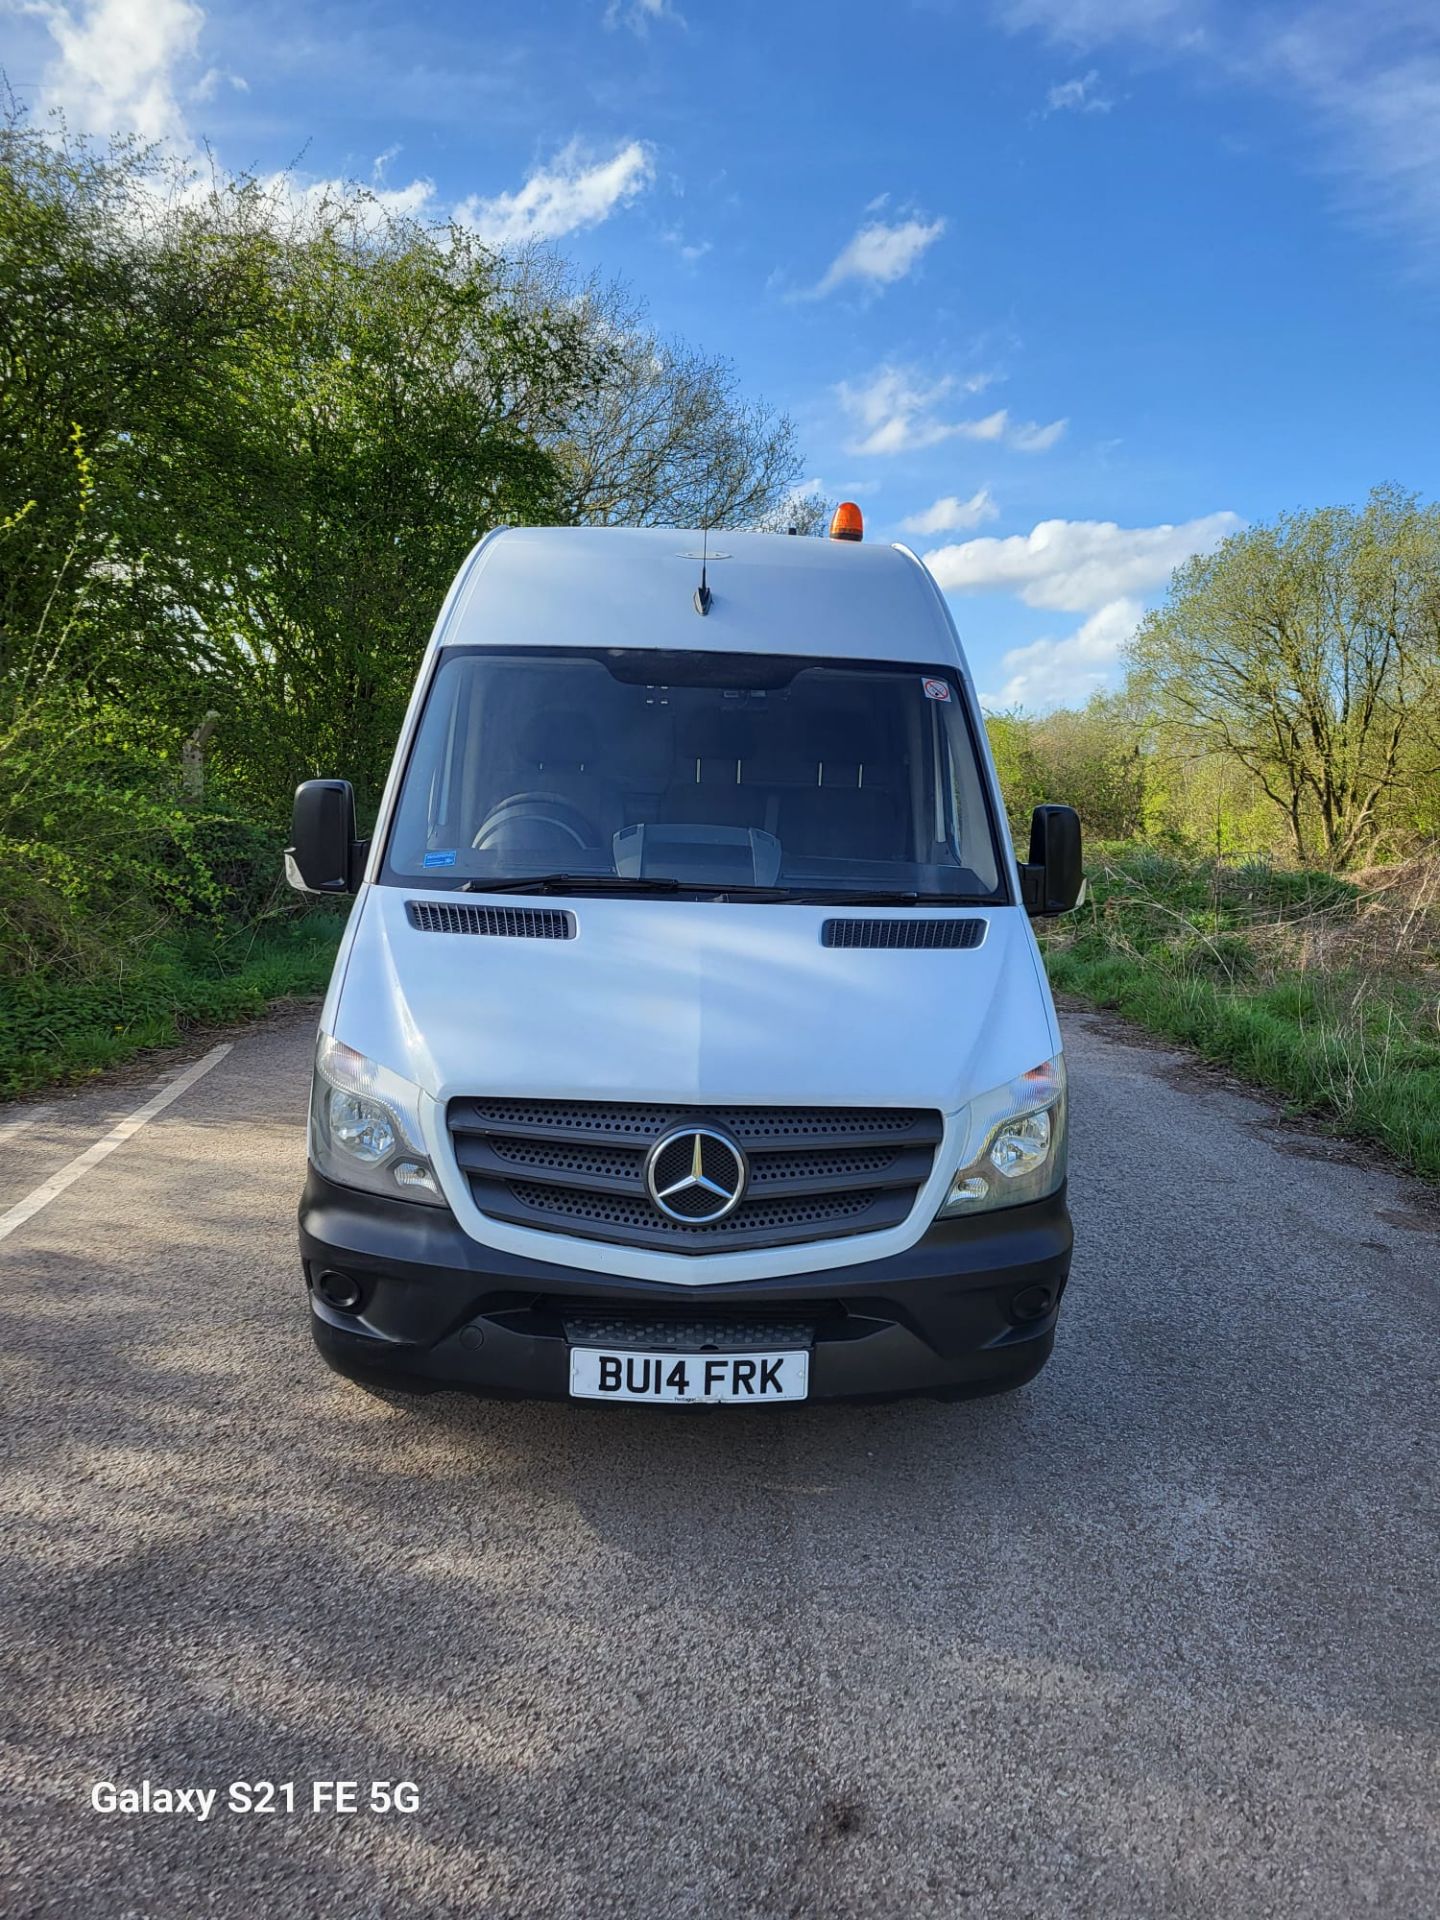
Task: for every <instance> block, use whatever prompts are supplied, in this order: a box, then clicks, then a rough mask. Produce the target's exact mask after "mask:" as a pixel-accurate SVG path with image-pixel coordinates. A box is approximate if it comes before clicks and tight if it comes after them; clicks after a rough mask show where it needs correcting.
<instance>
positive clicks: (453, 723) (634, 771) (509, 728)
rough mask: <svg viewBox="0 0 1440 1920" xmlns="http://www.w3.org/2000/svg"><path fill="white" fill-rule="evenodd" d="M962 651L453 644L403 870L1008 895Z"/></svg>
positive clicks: (516, 882)
mask: <svg viewBox="0 0 1440 1920" xmlns="http://www.w3.org/2000/svg"><path fill="white" fill-rule="evenodd" d="M1001 874H1002V869H1001V866H1000V862H999V858H998V855H997V849H996V838H995V823H994V822H993V821H992V819H991V814H990V808H989V804H988V801H987V796H986V788H985V782H984V779H983V776H982V773H981V770H980V763H979V759H978V757H977V754H976V749H975V741H974V739H973V737H972V734H971V724H970V720H969V717H968V715H967V712H966V708H965V702H964V697H963V692H962V688H961V683H960V680H959V677H958V675H957V674H955V673H954V672H953V671H952V670H951V669H949V668H943V667H939V668H934V667H926V666H923V665H922V666H904V665H898V664H896V663H894V662H874V663H869V662H862V661H854V660H828V659H822V658H815V657H813V656H810V655H803V656H794V655H787V656H777V655H761V654H722V653H669V652H660V651H656V650H653V649H643V650H642V649H627V648H594V649H575V650H573V651H571V650H568V649H566V650H562V649H559V648H550V647H546V648H535V649H522V648H514V647H511V648H494V649H487V648H475V647H466V648H454V649H448V650H447V651H446V652H445V653H444V654H442V656H441V661H440V665H439V668H438V670H437V672H436V674H435V678H434V681H433V683H432V685H431V688H430V692H429V697H428V698H427V700H426V702H425V708H424V713H423V716H422V718H421V722H420V726H419V729H418V732H417V735H416V738H415V743H414V746H413V749H412V751H411V754H410V758H409V762H408V765H407V767H406V769H405V775H404V780H403V783H402V786H401V790H400V796H399V803H398V806H397V809H396V812H395V816H394V825H393V827H392V829H391V832H390V836H389V844H388V847H387V849H386V858H385V863H384V868H383V872H382V878H383V879H384V880H385V881H387V882H389V883H391V884H409V885H412V886H413V885H414V884H415V883H416V882H417V881H421V882H423V883H424V884H426V885H430V886H459V887H468V888H470V889H471V890H473V891H476V892H483V891H486V890H487V889H489V888H492V887H493V888H494V889H495V890H502V889H506V888H509V889H511V890H523V889H524V886H525V883H527V882H533V883H534V886H535V888H536V890H543V888H544V886H546V885H553V886H554V887H555V889H556V890H557V891H558V890H560V888H561V886H562V884H563V885H564V886H565V887H566V888H567V889H569V890H573V891H575V892H584V891H585V887H586V885H587V884H590V885H592V886H593V887H594V888H595V889H596V890H600V891H612V890H623V889H624V888H625V887H626V886H627V885H633V886H634V887H635V888H636V889H637V890H650V891H662V890H665V891H672V892H680V893H682V894H688V893H691V892H694V893H698V894H715V893H723V894H725V895H726V896H727V897H732V896H733V897H737V898H743V897H745V895H746V894H747V893H751V894H754V895H755V896H756V897H772V898H779V899H784V898H793V899H801V898H804V897H806V896H807V895H817V894H823V895H824V896H825V897H827V898H834V899H844V898H846V897H848V896H850V895H854V896H855V897H856V898H857V899H860V898H864V897H866V896H867V895H868V896H876V895H888V894H892V893H893V894H895V895H897V896H904V897H906V898H911V897H913V898H915V899H917V900H922V901H923V900H937V901H938V900H944V901H947V902H948V901H956V900H966V901H972V900H973V901H994V900H996V899H998V898H1002V897H1003V891H1004V889H1003V882H1002V878H1001Z"/></svg>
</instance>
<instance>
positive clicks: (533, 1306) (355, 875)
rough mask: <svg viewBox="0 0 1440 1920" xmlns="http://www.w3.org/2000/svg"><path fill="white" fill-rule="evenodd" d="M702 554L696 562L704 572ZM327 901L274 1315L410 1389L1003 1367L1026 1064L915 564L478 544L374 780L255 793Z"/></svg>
mask: <svg viewBox="0 0 1440 1920" xmlns="http://www.w3.org/2000/svg"><path fill="white" fill-rule="evenodd" d="M702 568H703V585H702ZM293 838H294V845H293V847H292V848H291V849H290V852H289V855H288V860H289V867H290V873H291V878H292V880H294V881H295V882H296V883H297V884H299V885H302V886H304V887H306V888H307V889H310V890H312V891H321V892H344V893H349V892H353V893H354V895H355V904H354V907H353V910H352V912H351V914H350V918H349V922H348V925H347V928H346V932H345V936H344V940H343V942H342V945H341V948H340V952H339V956H338V958H337V961H336V964H335V973H334V978H333V980H332V982H331V986H330V990H329V994H328V997H327V998H326V1001H325V1006H324V1011H323V1014H322V1016H321V1022H320V1034H319V1043H318V1048H317V1052H316V1057H315V1075H314V1085H313V1095H312V1100H311V1109H310V1134H309V1159H310V1165H309V1175H308V1180H307V1184H306V1187H305V1193H304V1198H303V1201H302V1203H301V1209H300V1251H301V1257H302V1261H303V1267H304V1274H305V1282H306V1286H307V1290H308V1298H309V1305H310V1313H311V1318H312V1324H313V1329H314V1334H315V1339H316V1341H317V1343H318V1345H319V1348H320V1351H321V1353H322V1354H323V1355H324V1357H325V1358H326V1359H327V1360H328V1361H329V1362H330V1363H331V1364H332V1365H333V1366H335V1367H336V1368H338V1369H339V1370H340V1371H341V1372H343V1373H346V1374H349V1375H352V1376H355V1377H357V1378H359V1379H361V1380H364V1381H368V1382H377V1383H389V1384H392V1385H396V1386H400V1387H410V1388H415V1389H418V1390H421V1391H423V1390H426V1389H434V1388H440V1387H444V1388H464V1389H470V1390H473V1391H476V1392H480V1393H485V1394H533V1395H553V1396H556V1397H566V1396H572V1397H577V1398H581V1399H584V1400H589V1401H604V1400H616V1401H642V1402H651V1403H656V1404H664V1403H670V1402H678V1403H711V1404H714V1403H719V1404H725V1405H738V1406H753V1405H762V1404H769V1403H772V1402H773V1403H777V1404H778V1403H781V1402H786V1401H795V1400H803V1399H829V1398H835V1397H843V1396H851V1395H871V1394H883V1395H890V1394H898V1393H906V1392H922V1393H929V1394H940V1395H943V1396H946V1397H950V1396H955V1395H967V1394H975V1393H991V1392H997V1391H1002V1390H1004V1389H1006V1388H1009V1387H1015V1386H1018V1385H1020V1384H1021V1383H1023V1382H1024V1381H1026V1380H1029V1379H1030V1378H1031V1377H1032V1376H1033V1375H1034V1374H1035V1373H1037V1372H1038V1371H1039V1369H1040V1368H1041V1367H1042V1366H1043V1365H1044V1363H1045V1360H1046V1359H1047V1357H1048V1355H1049V1353H1050V1350H1051V1346H1052V1344H1053V1341H1054V1337H1055V1326H1056V1318H1057V1315H1058V1311H1059V1307H1060V1300H1061V1294H1062V1293H1063V1291H1064V1287H1065V1282H1066V1277H1067V1275H1068V1272H1069V1266H1070V1249H1071V1228H1070V1220H1069V1215H1068V1212H1067V1210H1066V1199H1065V1146H1066V1113H1065V1061H1064V1056H1063V1054H1062V1051H1061V1042H1060V1034H1059V1030H1058V1028H1057V1026H1056V1021H1055V1013H1054V1008H1053V1005H1052V1002H1051V997H1050V992H1049V989H1048V987H1047V984H1046V979H1045V973H1044V969H1043V966H1042V964H1041V959H1040V955H1039V952H1038V950H1037V947H1036V943H1035V938H1034V934H1033V932H1032V929H1031V925H1030V916H1031V915H1034V914H1039V913H1052V912H1062V911H1065V910H1066V909H1068V908H1069V907H1071V906H1073V905H1074V904H1075V901H1076V898H1077V896H1078V891H1079V887H1080V831H1079V823H1078V821H1077V819H1076V817H1075V815H1074V814H1073V813H1072V812H1071V810H1070V809H1069V808H1066V807H1045V808H1040V809H1038V810H1037V812H1036V815H1035V820H1034V823H1033V828H1032V835H1031V843H1030V848H1029V859H1028V861H1027V862H1025V863H1024V864H1017V862H1016V859H1015V856H1014V854H1013V853H1012V851H1011V847H1010V841H1009V837H1008V834H1007V832H1006V828H1005V821H1004V815H1003V813H1002V810H1001V805H1000V796H999V792H998V790H997V786H996V780H995V773H994V768H993V765H992V763H991V760H990V756H989V752H988V750H987V746H986V741H985V733H984V728H983V726H982V723H981V716H980V712H979V708H978V704H977V701H976V696H975V690H974V686H973V683H972V681H971V677H970V674H969V672H968V669H967V667H966V664H965V660H964V656H963V654H962V652H961V648H960V644H959V641H958V639H957V637H956V633H955V629H954V626H953V624H952V622H951V619H950V615H949V610H948V608H947V606H946V603H945V601H944V599H943V597H942V595H941V594H940V592H939V590H938V589H937V587H936V585H935V582H934V581H933V579H932V578H931V576H930V575H929V574H928V573H927V572H926V570H925V568H924V567H923V566H922V565H921V564H920V562H919V561H918V560H917V559H916V558H915V557H914V556H913V555H912V554H910V553H909V552H908V551H906V550H905V549H903V548H899V547H877V546H867V545H865V544H864V543H863V542H861V541H858V540H856V539H854V538H847V539H831V540H819V539H802V538H790V537H786V536H784V535H767V534H740V533H735V534H730V533H727V534H724V535H716V534H711V535H709V536H702V535H701V534H699V533H688V532H671V531H665V530H653V529H647V530H644V531H628V530H617V529H599V528H593V529H592V528H544V529H528V530H507V531H501V532H497V533H494V534H492V535H490V536H488V537H487V538H486V539H485V540H483V541H482V542H481V543H480V545H479V546H478V547H477V548H476V549H475V551H474V552H473V553H472V554H471V555H470V557H469V559H468V560H467V561H466V563H465V565H464V566H463V567H462V569H461V571H460V574H459V577H458V578H457V579H456V581H455V584H454V586H453V587H452V588H451V591H450V593H449V596H448V598H447V599H446V601H445V604H444V607H443V608H442V609H441V612H440V617H439V620H438V623H437V625H436V627H435V631H434V635H433V637H432V639H431V641H430V644H429V646H428V648H427V650H426V653H425V656H424V660H423V662H422V664H421V668H420V672H419V677H418V679H417V682H416V686H415V692H414V697H413V699H412V702H411V705H410V709H409V712H408V715H407V718H406V721H405V725H404V730H403V732H402V734H401V738H400V741H399V745H398V748H397V751H396V754H395V760H394V765H393V767H392V769H391V772H390V776H389V780H388V783H387V785H386V787H385V790H384V794H383V797H382V799H381V802H380V807H379V815H378V819H377V822H376V826H375V830H374V834H373V836H372V837H371V838H370V839H369V840H368V841H361V840H358V839H357V838H356V829H355V805H354V799H353V794H352V791H351V789H350V787H349V786H348V785H347V784H346V783H345V782H344V781H340V780H321V781H307V782H306V783H305V785H304V786H302V787H301V788H300V789H299V791H298V793H297V795H296V805H295V822H294V834H293Z"/></svg>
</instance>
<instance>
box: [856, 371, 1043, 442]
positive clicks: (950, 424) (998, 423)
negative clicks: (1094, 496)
mask: <svg viewBox="0 0 1440 1920" xmlns="http://www.w3.org/2000/svg"><path fill="white" fill-rule="evenodd" d="M985 384H986V382H985V381H984V379H983V378H976V379H974V380H966V381H956V380H955V379H953V378H951V377H950V376H949V375H947V376H946V377H945V378H943V379H940V380H930V381H926V380H924V379H922V378H921V376H920V375H918V374H917V373H916V372H915V371H914V370H913V369H911V368H906V367H897V366H888V365H887V366H883V367H879V368H877V369H876V371H875V372H874V373H873V374H871V376H870V378H869V379H868V380H864V381H861V382H859V383H858V384H854V385H852V384H851V383H850V382H849V381H841V383H840V385H839V386H838V387H837V388H836V393H837V395H838V397H839V400H840V405H841V406H842V408H843V409H844V410H845V412H846V413H847V414H848V415H849V416H850V418H851V420H852V421H854V423H855V426H856V429H857V431H858V433H859V435H860V437H859V438H858V439H857V440H854V441H852V442H851V443H850V445H849V447H848V449H847V451H848V452H850V453H856V454H862V455H865V454H896V453H914V452H917V451H919V450H920V449H923V448H925V447H937V446H939V445H940V444H941V442H942V441H945V440H981V441H1004V442H1005V443H1006V444H1007V445H1008V446H1012V447H1015V448H1018V449H1019V451H1020V452H1022V453H1042V452H1043V451H1044V450H1045V449H1046V448H1047V447H1053V446H1054V444H1055V442H1056V441H1057V440H1058V439H1059V438H1060V435H1061V434H1062V433H1063V432H1064V431H1065V422H1064V421H1063V420H1052V421H1051V422H1050V424H1049V425H1048V426H1045V427H1042V426H1039V425H1037V424H1036V423H1035V421H1033V420H1030V421H1026V422H1024V423H1023V424H1022V423H1016V422H1012V421H1011V418H1010V414H1009V412H1008V410H1007V409H1006V408H1004V407H1000V408H998V409H997V410H996V411H995V412H994V413H987V414H985V415H983V416H982V417H981V418H980V419H978V420H947V419H944V418H942V417H941V414H940V412H939V411H938V409H939V407H940V405H941V402H942V401H944V400H945V399H947V398H948V397H949V396H950V395H951V394H953V393H954V392H955V391H956V390H957V388H959V389H960V390H962V391H965V392H978V391H979V389H980V388H981V387H982V386H983V385H985Z"/></svg>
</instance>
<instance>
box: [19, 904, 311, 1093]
mask: <svg viewBox="0 0 1440 1920" xmlns="http://www.w3.org/2000/svg"><path fill="white" fill-rule="evenodd" d="M343 926H344V919H343V917H342V916H341V915H339V914H334V913H328V912H319V913H313V914H306V915H303V916H299V917H296V918H294V919H287V920H283V921H280V922H279V923H277V924H274V925H271V926H262V927H261V928H259V929H255V928H247V929H245V930H244V931H243V932H237V933H233V934H231V935H229V936H227V937H226V938H225V939H223V940H220V941H209V940H204V939H199V938H192V939H188V940H187V939H172V940H162V941H157V942H156V943H154V944H153V945H152V946H151V947H150V949H149V950H148V951H147V952H146V953H145V954H144V955H143V957H140V958H137V959H136V960H135V961H133V962H132V963H131V964H130V965H129V966H127V967H125V968H123V969H117V970H116V971H115V972H114V973H113V974H110V975H107V976H106V977H105V978H103V979H98V980H96V979H84V978H80V977H73V976H69V975H64V974H60V975H57V974H54V973H40V972H37V973H32V974H27V975H25V976H23V977H22V978H20V979H18V980H16V979H12V980H8V981H6V982H4V985H3V991H0V1098H6V1099H13V1098H14V1097H15V1096H17V1095H19V1094H26V1093H32V1092H34V1091H35V1090H36V1089H37V1088H39V1087H43V1086H47V1085H53V1084H55V1083H56V1082H57V1081H65V1080H79V1079H84V1078H87V1077H88V1076H89V1075H91V1074H94V1073H99V1072H101V1071H102V1070H103V1069H104V1068H106V1067H113V1066H116V1065H118V1064H119V1063H120V1062H121V1061H124V1060H128V1059H130V1058H131V1057H132V1055H134V1054H137V1053H139V1052H141V1051H142V1050H143V1049H144V1048H146V1047H164V1046H173V1045H174V1044H175V1043H176V1041H178V1040H180V1039H181V1038H182V1037H183V1036H184V1033H185V1031H186V1030H187V1029H188V1028H190V1027H194V1026H209V1025H221V1024H226V1023H228V1022H231V1021H241V1020H249V1019H254V1018H255V1017H257V1016H258V1015H260V1014H262V1013H264V1012H265V1010H266V1008H267V1007H268V1006H269V1005H270V1004H271V1003H272V1002H273V1001H276V1000H283V999H287V998H289V997H291V996H293V995H304V994H317V993H323V992H324V990H325V985H326V983H327V981H328V980H329V978H330V969H331V967H332V966H333V965H334V961H335V949H336V947H337V945H338V944H339V940H340V933H341V930H342V928H343Z"/></svg>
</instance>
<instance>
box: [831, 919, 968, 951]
mask: <svg viewBox="0 0 1440 1920" xmlns="http://www.w3.org/2000/svg"><path fill="white" fill-rule="evenodd" d="M989 924H990V923H989V921H988V920H827V921H826V922H825V924H824V926H822V927H821V929H820V944H821V946H822V947H978V946H979V945H980V942H981V941H982V940H983V939H984V938H985V929H986V927H987V926H989Z"/></svg>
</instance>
